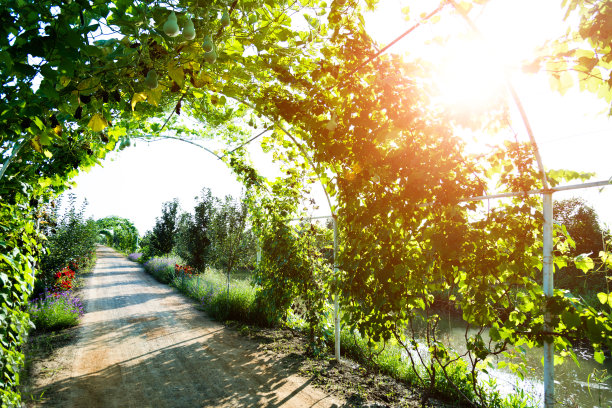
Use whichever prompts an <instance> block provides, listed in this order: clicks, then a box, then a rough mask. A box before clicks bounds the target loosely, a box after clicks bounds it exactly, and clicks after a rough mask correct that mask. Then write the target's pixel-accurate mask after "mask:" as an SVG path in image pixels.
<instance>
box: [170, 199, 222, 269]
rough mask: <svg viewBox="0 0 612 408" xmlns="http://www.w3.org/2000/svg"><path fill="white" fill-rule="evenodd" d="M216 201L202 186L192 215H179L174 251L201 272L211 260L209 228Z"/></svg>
mask: <svg viewBox="0 0 612 408" xmlns="http://www.w3.org/2000/svg"><path fill="white" fill-rule="evenodd" d="M217 202H218V200H217V198H215V197H213V195H212V193H211V191H210V189H208V188H203V189H202V193H201V196H200V197H199V201H198V203H197V204H196V206H195V208H194V209H193V215H191V214H187V213H184V214H182V215H181V216H180V217H179V222H178V228H177V234H176V239H175V243H176V251H177V253H178V255H179V256H180V257H181V258H183V259H184V260H185V261H187V263H188V264H189V265H191V266H193V267H194V268H197V269H199V270H200V271H202V272H203V271H204V269H205V268H206V266H207V265H208V264H209V263H210V262H211V256H210V251H211V238H210V229H211V225H212V220H213V218H214V216H215V207H216V204H217Z"/></svg>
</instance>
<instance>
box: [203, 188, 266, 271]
mask: <svg viewBox="0 0 612 408" xmlns="http://www.w3.org/2000/svg"><path fill="white" fill-rule="evenodd" d="M247 215H248V212H247V203H246V201H245V200H244V199H240V200H236V199H234V198H233V197H231V196H225V199H224V200H223V201H222V202H220V203H219V205H218V207H217V209H216V211H215V214H214V217H213V219H212V223H211V227H210V230H209V231H210V233H209V237H210V241H211V243H212V254H211V258H212V261H213V262H214V264H215V266H216V267H217V268H219V269H221V270H223V271H225V273H226V274H227V276H228V280H229V276H230V273H231V272H233V271H234V270H235V269H236V268H245V269H246V268H250V267H252V266H253V260H254V254H255V242H254V240H253V239H252V234H251V233H250V231H249V229H248V227H247Z"/></svg>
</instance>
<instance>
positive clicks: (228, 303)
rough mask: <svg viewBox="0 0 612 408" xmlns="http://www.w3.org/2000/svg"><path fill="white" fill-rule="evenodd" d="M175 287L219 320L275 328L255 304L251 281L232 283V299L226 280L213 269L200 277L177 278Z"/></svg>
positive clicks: (185, 276)
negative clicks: (198, 302)
mask: <svg viewBox="0 0 612 408" xmlns="http://www.w3.org/2000/svg"><path fill="white" fill-rule="evenodd" d="M172 285H173V286H175V287H176V288H178V289H179V290H180V291H181V292H184V293H185V294H187V295H188V296H189V297H191V298H193V299H196V300H198V301H200V303H201V304H202V307H203V308H204V310H205V311H206V312H207V313H208V314H209V315H210V316H211V317H212V318H214V319H216V320H220V321H226V320H235V321H239V322H242V323H247V324H255V325H259V326H269V325H271V321H270V320H269V319H268V318H267V316H266V315H265V313H264V312H263V309H262V308H260V307H259V306H258V303H257V302H256V301H255V299H256V293H257V289H256V288H255V287H254V286H253V285H252V284H251V283H250V282H249V281H248V280H244V279H232V280H231V281H230V287H229V297H228V295H227V278H226V276H224V275H223V274H221V273H219V272H217V271H215V270H212V269H208V270H207V271H206V273H204V274H201V275H196V276H189V275H188V274H185V275H184V276H183V275H177V276H176V277H175V278H174V280H173V282H172Z"/></svg>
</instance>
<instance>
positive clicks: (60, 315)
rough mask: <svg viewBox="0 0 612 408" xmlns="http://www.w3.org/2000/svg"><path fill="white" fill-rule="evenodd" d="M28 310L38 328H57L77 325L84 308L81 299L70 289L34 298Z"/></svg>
mask: <svg viewBox="0 0 612 408" xmlns="http://www.w3.org/2000/svg"><path fill="white" fill-rule="evenodd" d="M28 312H29V313H30V317H31V319H32V322H33V323H34V325H35V326H36V329H37V330H56V329H62V328H65V327H70V326H76V325H78V324H79V318H80V317H81V316H83V314H84V310H83V305H82V304H81V299H79V298H78V297H76V296H72V294H71V292H70V291H65V292H55V293H51V294H46V295H45V296H43V297H42V298H40V299H34V300H33V301H31V302H30V304H29V306H28Z"/></svg>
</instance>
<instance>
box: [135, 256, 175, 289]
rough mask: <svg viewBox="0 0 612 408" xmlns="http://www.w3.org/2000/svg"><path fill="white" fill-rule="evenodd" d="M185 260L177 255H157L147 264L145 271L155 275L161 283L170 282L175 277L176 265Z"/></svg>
mask: <svg viewBox="0 0 612 408" xmlns="http://www.w3.org/2000/svg"><path fill="white" fill-rule="evenodd" d="M181 263H183V261H182V260H181V259H180V258H179V257H177V256H167V257H155V258H151V259H149V260H148V261H147V262H146V263H145V264H144V268H145V271H147V272H148V273H150V274H151V275H153V277H154V278H155V279H157V280H158V281H159V282H161V283H170V282H172V279H174V265H176V264H181Z"/></svg>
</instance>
